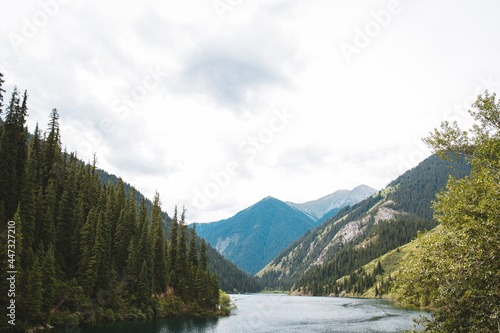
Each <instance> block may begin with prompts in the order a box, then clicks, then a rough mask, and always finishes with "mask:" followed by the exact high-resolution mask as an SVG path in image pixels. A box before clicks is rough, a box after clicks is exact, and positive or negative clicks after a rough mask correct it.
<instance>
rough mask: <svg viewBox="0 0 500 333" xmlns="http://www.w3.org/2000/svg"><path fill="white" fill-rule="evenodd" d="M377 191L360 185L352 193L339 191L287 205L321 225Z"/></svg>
mask: <svg viewBox="0 0 500 333" xmlns="http://www.w3.org/2000/svg"><path fill="white" fill-rule="evenodd" d="M376 192H377V190H375V189H374V188H371V187H370V186H366V185H360V186H358V187H355V188H354V189H352V190H351V191H349V190H338V191H336V192H333V193H332V194H328V195H326V196H324V197H322V198H319V199H318V200H314V201H308V202H304V203H301V204H297V203H293V202H289V201H287V202H286V204H287V205H289V206H291V207H294V208H296V209H298V210H299V211H301V212H303V213H304V214H306V215H307V216H309V217H310V218H311V219H313V220H314V221H316V223H317V224H320V223H321V222H323V221H324V220H326V219H328V218H330V217H332V216H333V215H335V214H336V213H337V212H338V211H339V210H340V209H341V208H343V207H345V206H351V205H354V204H357V203H358V202H360V201H361V200H363V199H365V198H367V197H369V196H371V195H373V194H375V193H376Z"/></svg>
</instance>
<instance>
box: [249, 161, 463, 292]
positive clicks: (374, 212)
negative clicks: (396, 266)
mask: <svg viewBox="0 0 500 333" xmlns="http://www.w3.org/2000/svg"><path fill="white" fill-rule="evenodd" d="M452 166H453V167H452ZM469 173H470V166H469V165H467V164H466V163H465V162H464V161H460V162H459V163H458V164H455V163H451V162H445V161H442V160H441V159H440V158H439V157H437V156H431V157H429V158H427V159H426V160H424V161H422V162H421V163H420V164H419V165H418V166H417V167H415V168H413V169H411V170H409V171H407V172H406V173H404V174H403V175H401V176H400V177H398V178H397V179H396V180H395V181H393V182H391V183H390V184H389V185H388V186H387V187H386V188H385V189H384V190H382V191H380V192H378V193H376V194H374V195H372V196H370V197H368V198H366V199H365V200H363V201H361V202H359V203H358V204H356V205H353V206H349V207H344V208H342V209H341V210H339V211H338V212H337V214H336V215H335V216H333V217H332V218H330V219H328V220H326V221H325V222H323V223H322V224H321V225H319V226H318V227H317V228H316V229H314V230H312V231H308V232H306V233H305V234H304V235H303V236H302V237H300V238H299V239H297V240H296V241H294V242H293V243H292V244H290V245H289V246H288V247H287V248H286V249H285V250H284V251H283V252H281V253H280V254H279V255H278V256H277V257H276V258H274V259H273V261H272V262H270V263H269V264H268V265H267V266H266V267H265V268H264V269H262V270H261V271H260V272H259V273H258V274H257V276H258V277H260V278H261V281H262V284H263V285H264V287H265V288H267V289H280V290H289V289H291V288H294V289H296V290H297V289H299V288H309V290H310V291H311V292H312V294H318V295H322V294H329V293H331V292H333V288H334V286H333V285H334V283H335V281H337V279H339V278H341V277H342V276H344V275H349V274H350V273H352V272H353V271H354V270H356V269H358V268H360V267H361V266H362V265H364V264H367V263H369V262H370V261H371V260H373V259H375V258H377V257H379V256H381V255H383V254H385V253H387V252H388V251H391V250H393V249H396V248H397V247H398V246H401V245H404V244H406V243H408V242H409V241H411V239H413V238H414V237H416V235H417V232H418V231H423V230H425V229H427V230H430V229H432V228H434V227H435V226H436V222H435V221H434V220H433V218H432V209H431V203H432V201H433V200H435V196H436V193H438V192H439V191H440V190H441V189H443V188H444V186H445V184H446V182H447V181H448V177H449V176H450V175H452V176H453V177H455V178H462V177H464V176H466V175H468V174H469Z"/></svg>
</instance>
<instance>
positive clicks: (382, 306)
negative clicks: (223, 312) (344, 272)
mask: <svg viewBox="0 0 500 333" xmlns="http://www.w3.org/2000/svg"><path fill="white" fill-rule="evenodd" d="M231 298H232V299H233V300H235V303H236V304H237V305H238V309H237V310H235V311H233V314H232V315H231V316H229V317H221V318H190V319H179V318H175V319H156V320H150V321H141V322H119V323H106V324H99V325H91V326H83V325H81V326H80V327H79V329H80V331H79V330H78V329H75V328H74V327H73V328H72V329H55V330H52V331H51V332H55V333H61V332H74V333H77V332H81V333H90V332H92V333H104V332H106V333H116V332H128V333H132V332H138V333H139V332H141V333H187V332H196V333H234V332H252V333H253V332H287V333H289V332H338V333H344V332H345V333H347V332H355V333H360V332H372V333H378V332H383V333H388V332H404V330H405V329H408V330H409V329H411V328H412V327H413V322H412V318H416V317H419V315H421V314H425V312H423V311H418V310H410V309H406V308H403V307H399V306H396V305H395V304H393V303H391V302H388V301H386V300H378V299H357V298H334V297H307V296H288V295H273V294H251V295H231Z"/></svg>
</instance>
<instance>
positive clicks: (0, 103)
mask: <svg viewBox="0 0 500 333" xmlns="http://www.w3.org/2000/svg"><path fill="white" fill-rule="evenodd" d="M4 82H5V80H4V79H3V73H2V72H0V115H1V114H2V108H3V93H4V92H5V89H3V88H2V87H3V84H4Z"/></svg>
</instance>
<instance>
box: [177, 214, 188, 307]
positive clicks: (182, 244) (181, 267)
mask: <svg viewBox="0 0 500 333" xmlns="http://www.w3.org/2000/svg"><path fill="white" fill-rule="evenodd" d="M178 231H179V236H178V237H179V238H178V242H177V254H176V257H175V266H174V270H175V275H176V277H177V286H176V292H177V294H178V295H179V296H181V297H182V298H185V297H186V296H187V288H188V283H189V275H188V274H189V265H188V261H187V226H186V210H185V209H183V211H182V214H181V219H180V221H179V230H178Z"/></svg>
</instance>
